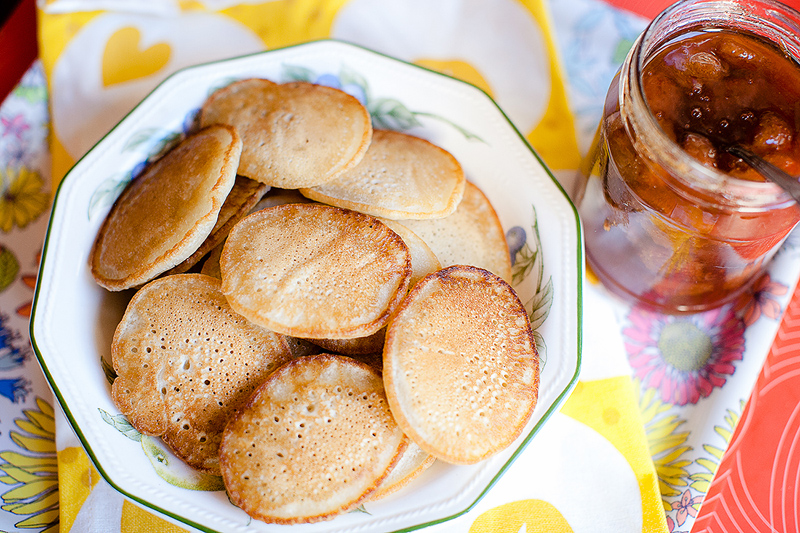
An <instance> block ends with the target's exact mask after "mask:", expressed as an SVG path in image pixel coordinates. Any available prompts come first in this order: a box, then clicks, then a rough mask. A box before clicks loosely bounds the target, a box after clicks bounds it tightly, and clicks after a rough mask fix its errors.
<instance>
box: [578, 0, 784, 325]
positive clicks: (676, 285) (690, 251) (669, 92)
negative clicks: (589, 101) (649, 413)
mask: <svg viewBox="0 0 800 533" xmlns="http://www.w3.org/2000/svg"><path fill="white" fill-rule="evenodd" d="M731 6H733V8H732V7H731ZM798 36H800V14H798V13H797V12H796V11H794V10H792V9H790V8H788V7H786V6H783V5H782V4H779V3H777V2H772V1H771V0H762V1H747V0H738V1H735V2H731V1H727V0H726V1H720V0H687V1H683V2H679V3H678V4H674V5H673V6H672V7H670V8H668V9H667V10H666V11H665V12H664V13H662V14H661V15H659V17H657V18H656V19H655V20H654V21H653V22H652V23H651V24H650V26H649V27H648V28H647V29H646V30H645V32H644V33H643V34H642V36H641V37H640V38H639V40H638V41H637V43H636V44H635V45H634V47H633V49H632V50H631V52H630V53H629V55H628V57H627V59H626V61H625V64H624V65H623V66H622V68H621V69H620V72H619V73H618V75H617V77H615V79H614V81H613V82H612V84H611V88H610V90H609V92H608V96H607V98H606V103H605V107H604V114H603V118H602V120H601V123H600V127H599V128H598V133H597V136H596V138H595V141H594V143H593V146H592V149H591V150H590V154H589V156H588V157H587V160H586V161H585V162H584V168H583V169H582V176H581V180H580V185H581V187H582V188H581V190H579V191H578V192H577V193H576V200H577V201H578V203H579V211H580V214H581V218H582V219H583V223H584V230H585V245H586V256H587V260H588V262H589V266H590V268H591V269H592V271H593V272H594V273H595V274H596V275H597V277H598V278H600V280H601V281H602V282H603V283H604V284H605V285H606V286H607V287H608V288H609V289H610V290H612V291H613V292H616V293H618V294H620V295H622V296H626V297H629V298H632V299H634V300H636V301H638V302H640V303H642V304H645V305H647V306H649V307H652V308H655V309H656V310H659V311H662V312H668V313H681V312H698V311H702V310H706V309H709V308H713V307H717V306H719V305H721V304H723V303H725V302H727V301H729V300H730V299H732V298H734V297H735V296H736V295H738V294H739V293H741V292H742V291H743V290H745V289H746V288H747V286H748V284H749V283H751V282H752V281H754V280H755V279H756V278H757V276H758V275H759V274H760V273H761V272H762V271H763V269H764V267H765V265H766V263H767V262H768V261H769V259H770V258H771V257H772V256H773V255H774V253H775V251H776V250H777V249H778V247H779V246H780V245H781V243H782V242H783V241H784V239H785V238H786V236H787V234H788V233H789V232H790V231H791V230H792V228H794V226H795V225H796V224H797V222H798V220H800V209H799V208H798V206H797V204H796V202H795V201H794V200H792V199H791V197H790V196H789V195H788V194H787V193H786V192H784V191H782V190H781V189H780V188H779V187H778V186H777V185H775V184H773V183H770V182H767V181H766V180H764V179H763V178H762V177H761V176H760V175H759V174H758V173H756V172H755V171H754V170H753V169H752V168H750V167H749V166H748V165H747V164H746V163H745V162H744V161H742V160H741V159H739V158H737V157H735V156H733V155H731V154H730V153H729V152H728V151H727V150H726V148H727V147H729V146H731V145H734V144H739V145H742V146H744V147H746V148H749V149H750V150H751V151H753V152H755V153H756V154H758V155H760V156H761V157H763V158H764V159H766V160H767V161H770V162H771V163H773V164H775V165H777V166H779V167H780V168H782V169H784V170H785V171H787V172H788V173H790V174H792V175H795V176H800V65H798V61H797V58H798V50H800V40H799V39H800V37H798ZM778 43H779V44H778Z"/></svg>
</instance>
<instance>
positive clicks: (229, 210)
mask: <svg viewBox="0 0 800 533" xmlns="http://www.w3.org/2000/svg"><path fill="white" fill-rule="evenodd" d="M268 190H269V185H266V184H264V183H261V182H258V181H255V180H251V179H250V178H245V177H244V176H236V180H235V181H234V183H233V188H231V192H229V193H228V196H227V197H226V198H225V202H224V203H223V204H222V208H220V210H219V216H218V217H217V223H216V224H214V229H212V230H211V234H210V235H209V236H208V237H206V240H205V241H203V244H201V245H200V248H198V249H197V251H195V253H193V254H192V255H190V256H189V257H188V258H187V259H186V260H185V261H183V262H182V263H180V264H179V265H177V266H175V267H174V268H171V269H170V270H168V271H166V272H164V275H165V276H168V275H170V274H182V273H183V272H186V271H187V270H189V269H190V268H192V267H193V266H194V265H196V264H197V263H198V261H200V260H201V259H202V258H203V257H205V256H206V255H207V254H208V253H209V252H210V251H211V250H212V249H214V248H215V247H217V246H219V245H220V244H222V242H223V241H224V240H225V237H227V236H228V232H230V231H231V228H232V227H233V226H234V225H235V224H236V223H237V222H239V220H241V219H242V217H244V216H245V215H247V214H248V213H249V212H250V210H251V209H253V206H255V205H256V204H257V203H258V201H259V200H261V197H262V196H264V193H266V192H267V191H268Z"/></svg>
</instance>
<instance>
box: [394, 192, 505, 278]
mask: <svg viewBox="0 0 800 533" xmlns="http://www.w3.org/2000/svg"><path fill="white" fill-rule="evenodd" d="M399 222H400V223H401V224H403V225H404V226H406V227H407V228H408V229H410V230H411V231H413V232H414V233H416V234H417V235H418V236H419V237H421V238H422V240H423V241H425V242H426V243H427V244H428V246H430V248H431V250H433V253H435V254H436V257H438V258H439V261H440V262H441V263H442V266H445V267H446V266H450V265H473V266H477V267H480V268H485V269H486V270H489V271H490V272H493V273H495V274H497V275H498V276H500V277H501V278H503V279H504V280H505V281H507V282H509V283H510V282H511V254H510V253H509V251H508V243H507V242H506V237H505V232H504V231H503V226H502V225H501V224H500V219H499V218H498V217H497V213H496V212H495V210H494V208H493V207H492V204H491V203H490V202H489V199H488V198H487V197H486V195H485V194H483V192H482V191H481V190H480V189H479V188H478V187H477V186H475V185H474V184H472V183H470V182H467V185H466V188H465V189H464V197H463V198H462V199H461V203H459V204H458V207H457V208H456V210H455V212H454V213H453V214H452V215H449V216H446V217H444V218H436V219H429V220H400V221H399Z"/></svg>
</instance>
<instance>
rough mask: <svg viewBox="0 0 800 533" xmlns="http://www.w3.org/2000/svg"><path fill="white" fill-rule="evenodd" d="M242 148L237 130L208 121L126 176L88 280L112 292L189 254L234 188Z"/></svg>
mask: <svg viewBox="0 0 800 533" xmlns="http://www.w3.org/2000/svg"><path fill="white" fill-rule="evenodd" d="M241 150H242V142H241V140H240V139H239V136H238V135H237V133H236V130H234V129H233V128H231V127H229V126H211V127H208V128H204V129H201V130H200V131H198V132H196V133H194V134H192V135H190V136H188V137H187V138H186V139H184V140H183V141H181V142H180V143H179V144H178V145H177V146H175V147H174V148H173V149H172V150H170V151H169V152H168V153H167V154H166V155H164V156H163V157H162V158H160V159H159V160H158V161H156V162H155V163H153V164H152V165H150V166H149V167H148V168H147V169H145V171H144V172H143V173H142V175H141V176H139V177H137V178H135V179H133V180H132V181H131V182H130V183H129V184H128V186H127V187H126V188H125V190H124V191H123V192H122V194H121V195H120V197H119V198H118V199H117V201H116V202H115V203H114V205H113V207H112V208H111V210H110V211H109V213H108V215H107V216H106V218H105V220H104V221H103V224H102V225H101V226H100V230H99V231H98V233H97V237H96V238H95V242H94V245H93V247H92V251H91V253H90V256H89V257H90V259H89V263H90V266H91V271H92V275H93V276H94V279H95V281H97V283H98V284H99V285H101V286H103V287H105V288H106V289H109V290H113V291H118V290H123V289H129V288H131V287H137V286H139V285H142V284H144V283H145V282H147V281H149V280H151V279H153V278H155V277H156V276H158V275H159V274H161V273H163V272H165V271H167V270H169V269H171V268H173V267H174V266H176V265H178V264H179V263H181V262H182V261H184V260H186V259H187V258H188V257H190V256H191V255H192V254H193V253H195V251H196V250H197V249H198V248H199V247H200V245H202V244H203V242H204V241H205V240H206V238H207V237H208V236H209V234H211V232H212V230H213V229H214V226H215V224H216V222H217V218H218V216H219V212H220V209H221V208H222V204H223V203H224V202H225V198H227V196H228V193H229V192H230V190H231V188H232V187H233V183H234V180H235V179H236V167H237V166H238V164H239V156H240V154H241Z"/></svg>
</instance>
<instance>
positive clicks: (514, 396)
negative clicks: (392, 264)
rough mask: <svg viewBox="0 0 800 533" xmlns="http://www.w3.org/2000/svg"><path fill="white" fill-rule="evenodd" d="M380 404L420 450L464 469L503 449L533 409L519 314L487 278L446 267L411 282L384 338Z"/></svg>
mask: <svg viewBox="0 0 800 533" xmlns="http://www.w3.org/2000/svg"><path fill="white" fill-rule="evenodd" d="M383 379H384V383H385V386H386V396H387V398H388V399H389V405H390V406H391V408H392V413H393V414H394V416H395V419H396V420H397V423H398V425H399V426H400V427H401V428H402V429H403V431H404V432H405V434H406V435H408V437H409V438H410V439H411V440H413V441H414V442H415V443H416V444H417V445H418V446H419V447H420V448H422V449H423V450H425V451H426V452H428V453H430V454H431V455H433V456H435V457H436V458H437V459H441V460H443V461H446V462H449V463H456V464H471V463H476V462H478V461H480V460H483V459H486V458H487V457H490V456H491V455H493V454H495V453H497V452H499V451H500V450H502V449H504V448H506V447H507V446H508V445H509V444H511V443H512V442H513V440H514V439H515V438H516V437H517V436H518V435H519V434H520V432H521V431H522V429H523V427H524V426H525V424H526V423H527V421H528V419H529V418H530V416H531V413H532V412H533V409H534V407H535V406H536V400H537V397H538V390H539V357H538V354H537V352H536V345H535V341H534V338H533V333H532V331H531V327H530V321H529V318H528V315H527V313H526V311H525V308H524V307H523V305H522V303H521V302H520V301H519V298H518V297H517V295H516V293H515V292H514V290H513V289H512V288H511V286H510V285H509V284H508V283H506V282H505V281H503V280H502V279H500V278H499V277H498V276H495V275H494V274H492V273H491V272H489V271H487V270H484V269H481V268H476V267H471V266H461V265H455V266H451V267H448V268H445V269H442V270H440V271H438V272H434V273H433V274H430V275H429V276H426V277H425V278H423V279H422V280H420V281H419V282H418V283H417V285H416V286H415V287H414V289H413V290H412V291H411V292H410V293H409V295H408V297H407V298H406V299H405V300H404V301H403V303H402V305H401V306H400V308H399V309H398V310H397V312H396V314H395V315H394V316H393V318H392V321H391V323H390V324H389V326H388V328H387V330H386V344H385V346H384V350H383Z"/></svg>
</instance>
